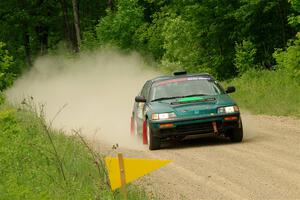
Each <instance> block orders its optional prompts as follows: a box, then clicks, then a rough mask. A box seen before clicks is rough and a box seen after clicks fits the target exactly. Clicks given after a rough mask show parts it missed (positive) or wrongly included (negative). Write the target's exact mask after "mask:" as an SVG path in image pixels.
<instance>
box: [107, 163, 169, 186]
mask: <svg viewBox="0 0 300 200" xmlns="http://www.w3.org/2000/svg"><path fill="white" fill-rule="evenodd" d="M170 162H171V161H170V160H149V159H137V158H124V168H125V180H126V183H129V182H131V181H133V180H135V179H137V178H139V177H141V176H144V175H145V174H148V173H150V172H152V171H154V170H156V169H158V168H161V167H162V166H164V165H166V164H168V163H170ZM105 163H106V167H107V170H108V176H109V181H110V186H111V189H112V190H115V189H117V188H119V187H121V175H120V167H119V160H118V158H115V157H106V158H105Z"/></svg>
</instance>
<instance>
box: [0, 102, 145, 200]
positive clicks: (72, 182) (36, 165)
mask: <svg viewBox="0 0 300 200" xmlns="http://www.w3.org/2000/svg"><path fill="white" fill-rule="evenodd" d="M24 104H26V102H25V103H24ZM27 107H28V106H27ZM36 111H37V109H35V110H32V107H31V108H30V109H27V108H24V106H22V107H20V108H15V107H12V106H7V105H2V106H0V199H5V200H9V199H14V200H15V199H33V200H34V199H121V195H120V193H119V191H116V192H112V191H111V190H110V188H109V185H108V181H107V176H106V172H105V168H104V164H103V158H102V156H101V155H100V154H99V153H97V152H94V151H93V150H92V149H91V148H90V147H89V146H88V143H87V142H86V141H84V140H83V138H82V137H79V136H78V134H75V135H74V136H66V135H65V134H64V133H63V132H59V131H55V130H53V129H51V127H49V126H48V125H47V124H46V123H45V120H44V118H43V115H42V114H39V113H37V112H36ZM130 188H131V189H129V199H147V197H146V195H145V193H144V192H142V191H140V190H138V189H137V188H136V187H132V186H131V187H130Z"/></svg>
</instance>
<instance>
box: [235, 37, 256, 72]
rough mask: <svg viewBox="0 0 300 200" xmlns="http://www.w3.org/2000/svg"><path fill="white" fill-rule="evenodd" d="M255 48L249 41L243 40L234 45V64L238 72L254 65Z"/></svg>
mask: <svg viewBox="0 0 300 200" xmlns="http://www.w3.org/2000/svg"><path fill="white" fill-rule="evenodd" d="M255 54H256V48H255V46H254V45H253V43H252V42H251V41H247V40H243V42H242V43H241V44H238V43H236V45H235V59H234V65H235V67H236V68H237V69H238V72H239V73H241V74H243V73H245V72H246V71H248V70H250V69H253V68H254V67H255V62H254V59H255Z"/></svg>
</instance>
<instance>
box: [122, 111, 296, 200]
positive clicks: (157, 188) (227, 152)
mask: <svg viewBox="0 0 300 200" xmlns="http://www.w3.org/2000/svg"><path fill="white" fill-rule="evenodd" d="M242 117H243V124H244V141H243V142H242V143H239V144H232V143H230V142H229V141H227V140H225V139H222V138H213V137H208V138H207V137H206V138H193V140H186V141H182V142H179V143H170V144H166V145H165V146H164V147H163V149H161V150H158V151H149V150H147V149H146V148H145V150H128V149H120V151H122V152H123V153H124V155H125V156H127V157H143V158H151V159H169V160H172V161H173V162H172V163H171V164H169V165H168V166H166V167H163V168H161V169H159V170H157V171H155V172H153V173H151V174H149V175H146V176H144V177H142V178H141V179H139V180H138V181H135V184H140V185H142V186H143V187H145V188H146V190H147V191H148V192H149V193H153V194H154V195H155V196H157V197H159V199H193V200H195V199H282V200H285V199H286V200H287V199H300V120H296V119H291V118H286V117H271V116H255V115H250V114H245V113H244V114H243V115H242Z"/></svg>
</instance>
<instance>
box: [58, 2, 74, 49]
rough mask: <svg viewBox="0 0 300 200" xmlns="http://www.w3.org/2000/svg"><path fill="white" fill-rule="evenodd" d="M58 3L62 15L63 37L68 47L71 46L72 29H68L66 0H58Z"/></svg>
mask: <svg viewBox="0 0 300 200" xmlns="http://www.w3.org/2000/svg"><path fill="white" fill-rule="evenodd" d="M59 2H60V5H61V8H62V12H63V17H64V31H65V38H66V41H67V45H68V48H70V49H71V48H72V41H73V36H72V31H71V29H70V24H69V19H68V9H67V4H66V0H60V1H59Z"/></svg>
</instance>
